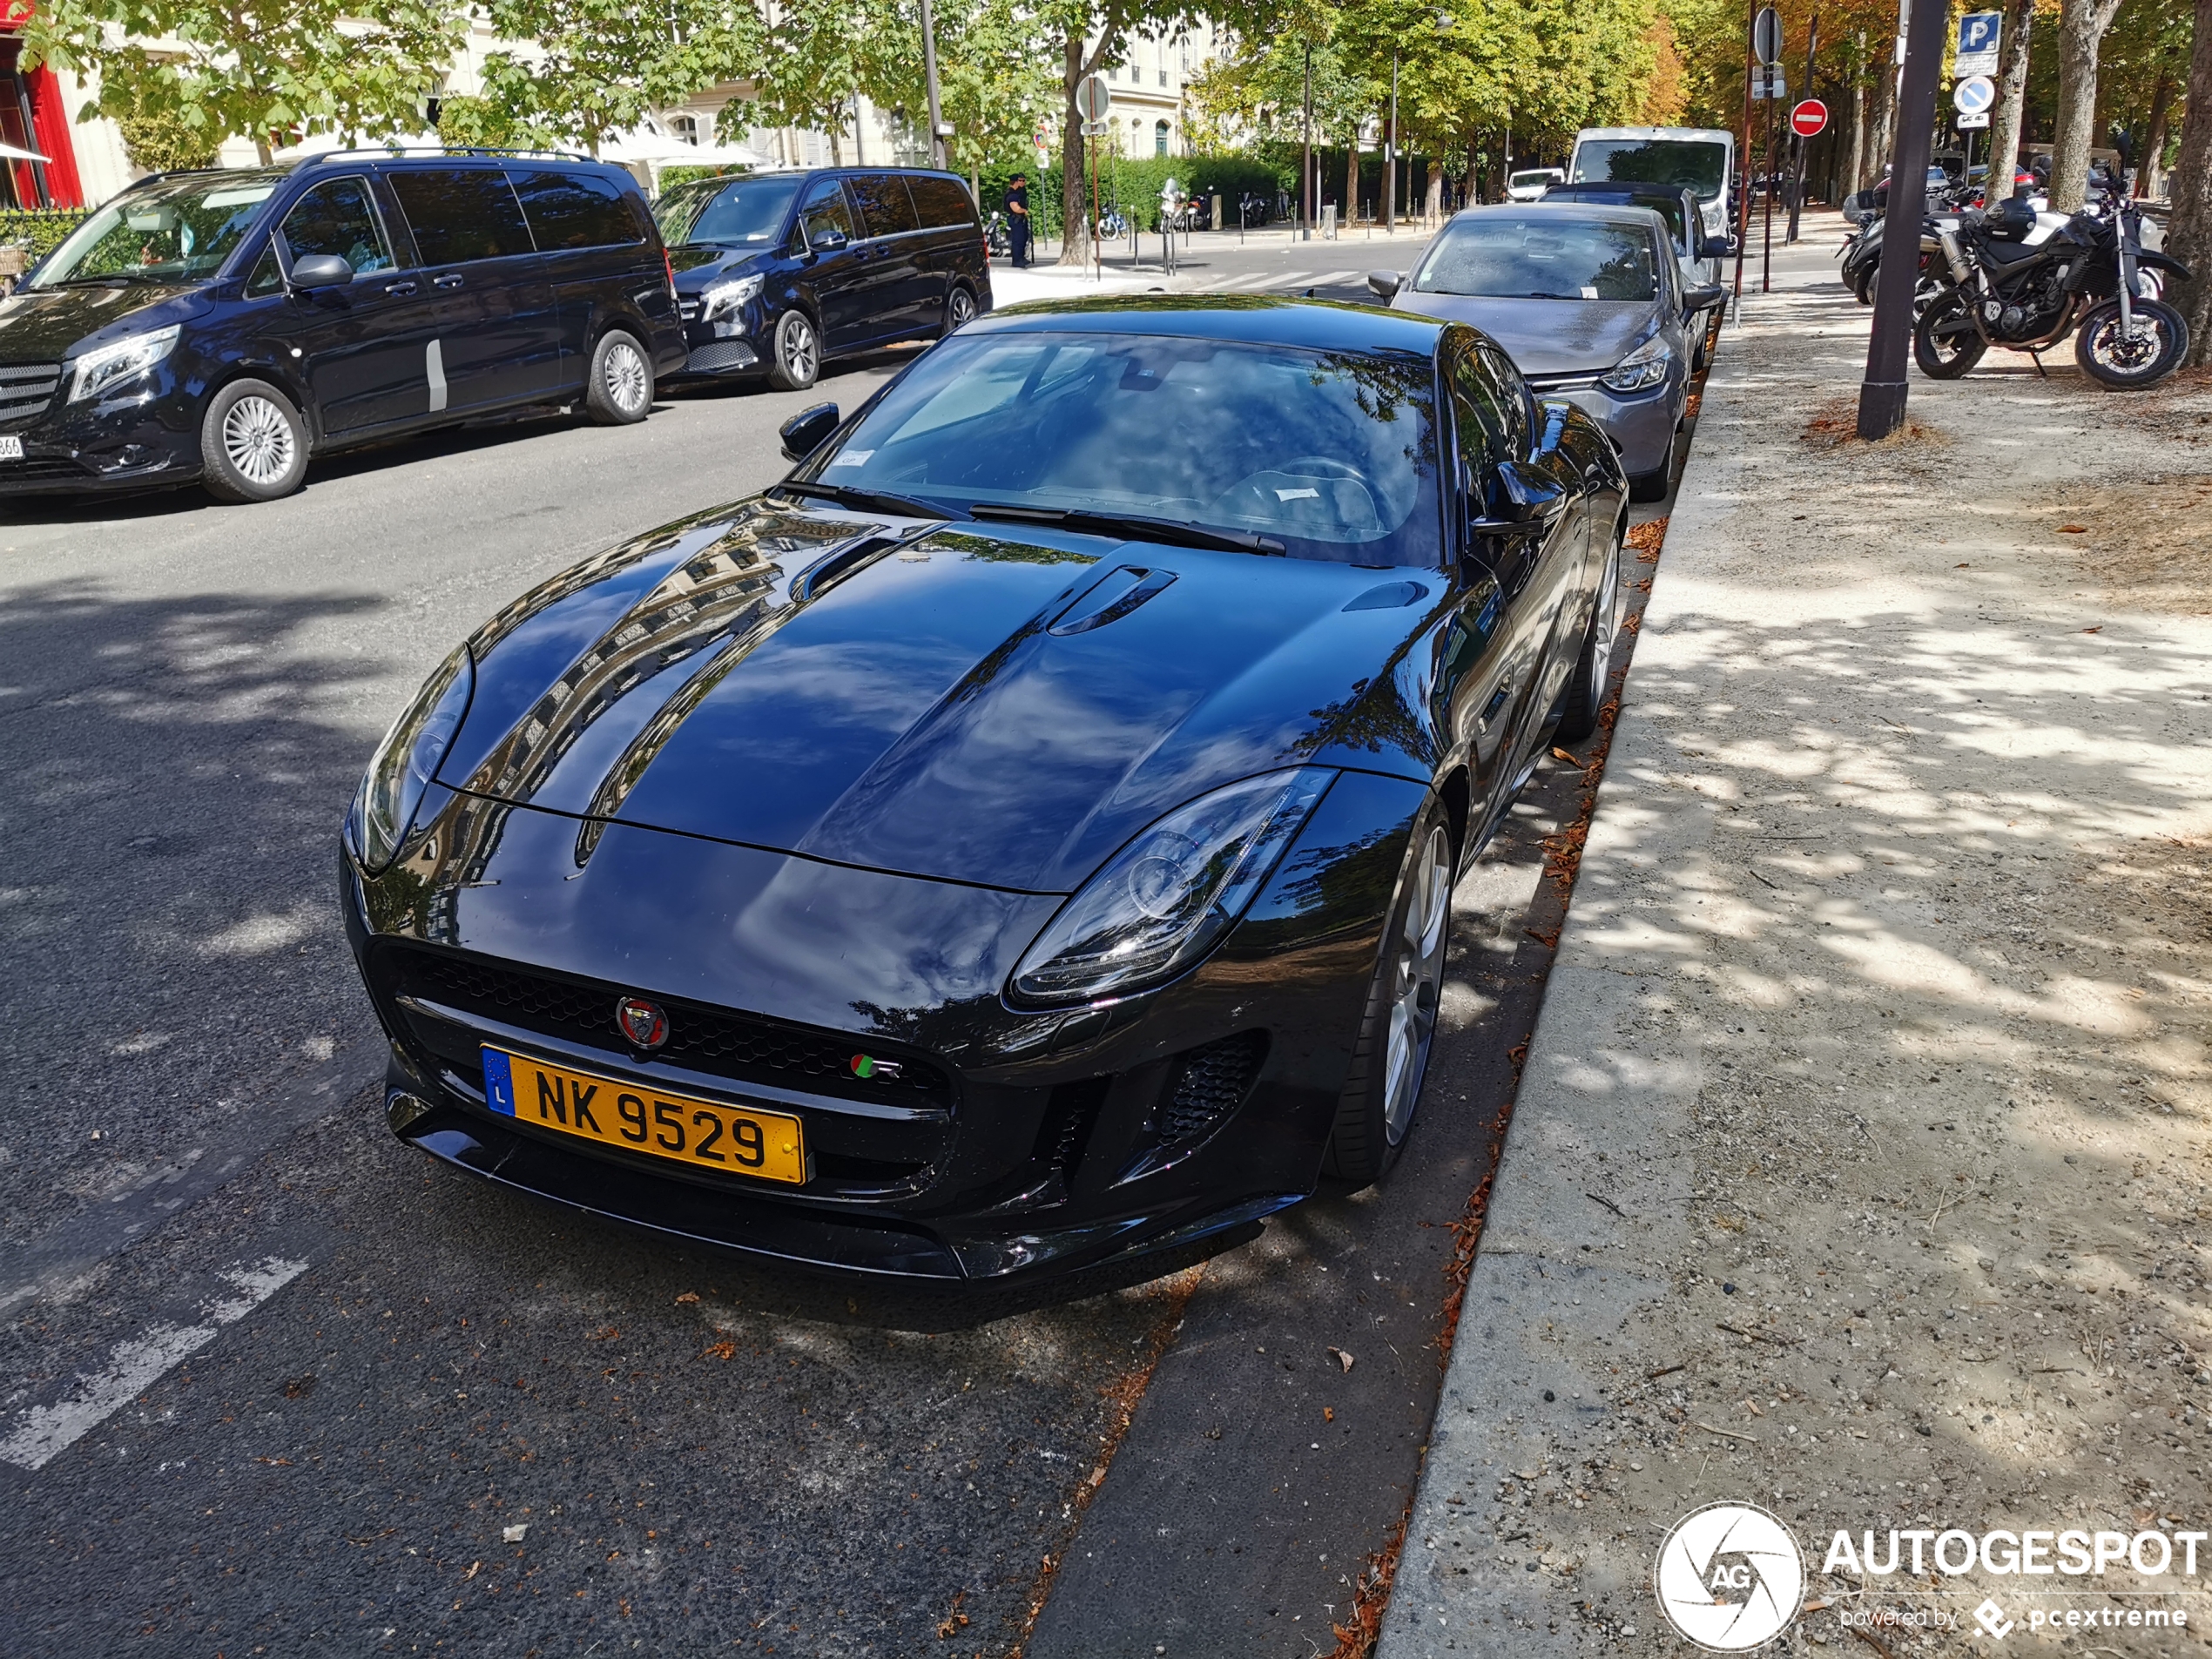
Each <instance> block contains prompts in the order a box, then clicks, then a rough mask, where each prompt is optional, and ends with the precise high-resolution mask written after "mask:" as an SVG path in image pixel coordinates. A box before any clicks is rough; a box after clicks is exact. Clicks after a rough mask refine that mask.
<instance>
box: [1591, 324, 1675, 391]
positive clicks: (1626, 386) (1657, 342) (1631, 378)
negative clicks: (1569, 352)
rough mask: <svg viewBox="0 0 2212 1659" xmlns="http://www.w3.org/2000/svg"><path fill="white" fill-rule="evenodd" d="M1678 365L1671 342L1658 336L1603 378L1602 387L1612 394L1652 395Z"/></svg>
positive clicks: (1631, 353) (1628, 356)
mask: <svg viewBox="0 0 2212 1659" xmlns="http://www.w3.org/2000/svg"><path fill="white" fill-rule="evenodd" d="M1674 361H1675V354H1674V353H1673V352H1671V351H1669V349H1668V348H1667V342H1666V341H1663V340H1662V339H1661V338H1660V337H1659V336H1658V335H1656V334H1654V335H1652V337H1651V338H1650V339H1649V340H1647V341H1644V342H1643V344H1642V345H1641V346H1639V347H1636V348H1635V350H1634V351H1632V352H1630V353H1629V354H1628V355H1627V356H1626V357H1623V358H1622V360H1621V361H1619V362H1617V363H1615V364H1614V365H1613V367H1612V368H1610V369H1608V371H1607V372H1606V373H1605V374H1602V375H1601V376H1599V378H1598V384H1599V385H1600V386H1602V387H1603V388H1605V389H1606V390H1607V391H1608V392H1643V391H1649V389H1650V388H1653V387H1655V386H1656V385H1658V384H1659V382H1660V381H1663V380H1665V379H1666V378H1667V369H1668V368H1669V365H1670V364H1672V363H1673V362H1674Z"/></svg>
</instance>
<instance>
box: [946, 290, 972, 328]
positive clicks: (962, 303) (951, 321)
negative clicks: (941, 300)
mask: <svg viewBox="0 0 2212 1659" xmlns="http://www.w3.org/2000/svg"><path fill="white" fill-rule="evenodd" d="M974 320H975V296H974V295H973V294H971V293H968V290H967V289H966V288H954V290H953V292H952V297H951V298H950V299H949V300H946V302H945V332H946V333H947V334H952V333H953V332H954V331H955V330H956V329H959V328H962V327H966V326H967V325H968V324H969V323H971V322H973V321H974Z"/></svg>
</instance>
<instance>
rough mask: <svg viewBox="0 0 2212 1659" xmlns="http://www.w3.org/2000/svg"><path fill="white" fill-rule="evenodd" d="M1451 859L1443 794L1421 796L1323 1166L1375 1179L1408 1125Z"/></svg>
mask: <svg viewBox="0 0 2212 1659" xmlns="http://www.w3.org/2000/svg"><path fill="white" fill-rule="evenodd" d="M1455 867H1456V853H1455V850H1454V848H1453V845H1452V826H1451V823H1450V820H1449V819H1447V817H1446V815H1445V812H1444V807H1443V804H1442V803H1441V802H1440V801H1436V800H1431V801H1430V802H1429V804H1428V805H1427V806H1426V807H1424V808H1423V809H1422V811H1421V814H1420V817H1419V818H1417V819H1414V821H1413V839H1412V841H1411V842H1410V844H1409V846H1408V847H1407V850H1406V866H1405V868H1404V869H1403V870H1402V871H1401V872H1400V873H1399V878H1398V891H1397V892H1396V894H1393V897H1392V899H1391V902H1390V910H1389V912H1388V921H1387V923H1386V926H1385V928H1384V931H1383V940H1382V950H1381V953H1380V957H1379V961H1377V962H1376V964H1375V976H1374V980H1373V981H1372V984H1371V985H1370V986H1369V987H1368V990H1367V1008H1366V1014H1365V1015H1364V1016H1363V1017H1362V1019H1361V1020H1360V1022H1359V1041H1358V1042H1357V1043H1355V1044H1354V1045H1353V1048H1352V1070H1351V1073H1350V1075H1349V1076H1347V1077H1346V1079H1345V1090H1344V1095H1343V1097H1342V1098H1341V1099H1340V1100H1339V1102H1338V1104H1337V1121H1336V1124H1335V1127H1334V1128H1332V1130H1330V1132H1329V1145H1328V1150H1327V1151H1326V1153H1325V1154H1324V1156H1323V1158H1322V1165H1321V1167H1322V1172H1323V1173H1324V1174H1325V1175H1329V1176H1332V1177H1335V1178H1336V1179H1338V1180H1340V1181H1345V1182H1348V1183H1350V1184H1352V1186H1354V1187H1365V1186H1371V1185H1372V1184H1374V1183H1375V1182H1377V1181H1379V1180H1380V1179H1382V1177H1383V1176H1384V1175H1385V1174H1386V1173H1387V1172H1388V1170H1389V1169H1390V1167H1391V1165H1393V1163H1397V1162H1398V1155H1399V1152H1401V1151H1402V1150H1404V1149H1405V1145H1406V1136H1408V1135H1409V1134H1410V1133H1411V1132H1412V1130H1413V1113H1414V1110H1415V1109H1416V1108H1418V1107H1419V1106H1420V1096H1421V1082H1422V1080H1423V1079H1424V1078H1425V1077H1426V1076H1427V1075H1428V1057H1429V1050H1430V1049H1431V1047H1432V1046H1433V1043H1434V1041H1435V1037H1436V1015H1437V1009H1438V1007H1439V1006H1440V1003H1441V1001H1442V1000H1443V989H1444V948H1445V945H1446V943H1447V941H1449V939H1450V937H1451V932H1452V873H1453V869H1454V868H1455Z"/></svg>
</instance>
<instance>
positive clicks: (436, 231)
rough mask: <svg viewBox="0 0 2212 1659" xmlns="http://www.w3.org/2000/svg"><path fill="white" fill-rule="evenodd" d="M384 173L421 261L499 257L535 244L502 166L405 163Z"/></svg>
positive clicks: (443, 262) (525, 250)
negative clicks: (500, 169) (418, 165)
mask: <svg viewBox="0 0 2212 1659" xmlns="http://www.w3.org/2000/svg"><path fill="white" fill-rule="evenodd" d="M386 177H387V178H388V179H389V180H390V183H391V186H392V193H393V194H394V195H395V196H396V197H398V198H399V202H400V209H401V212H404V213H405V214H406V215H407V222H408V226H409V227H410V228H412V229H413V230H414V232H415V251H416V252H417V253H419V254H420V255H421V259H422V263H423V264H424V265H426V266H428V265H459V264H461V263H462V261H463V260H497V259H504V258H506V257H507V256H508V255H509V254H513V253H531V252H533V251H534V249H535V245H534V244H533V243H532V242H531V240H530V233H529V226H528V225H526V224H524V223H523V210H522V206H521V205H520V204H519V203H517V202H516V199H515V192H514V191H513V190H511V189H510V188H509V186H508V183H507V175H506V174H505V173H503V172H494V171H492V170H491V169H490V168H489V167H472V168H468V169H465V170H464V169H462V168H459V167H454V168H442V167H424V168H420V169H417V168H412V167H410V168H407V169H404V170H401V169H398V168H395V169H394V170H393V171H392V172H390V173H388V174H387V175H386Z"/></svg>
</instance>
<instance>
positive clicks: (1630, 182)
mask: <svg viewBox="0 0 2212 1659" xmlns="http://www.w3.org/2000/svg"><path fill="white" fill-rule="evenodd" d="M1684 191H1689V193H1690V194H1692V195H1695V194H1696V192H1695V191H1694V190H1690V187H1689V185H1661V184H1654V183H1653V182H1652V181H1651V180H1649V179H1581V180H1578V181H1577V182H1575V183H1574V184H1571V185H1553V186H1552V187H1551V188H1550V189H1549V190H1548V191H1546V192H1544V199H1545V200H1546V201H1551V200H1554V199H1557V200H1559V201H1561V202H1562V203H1564V202H1566V201H1568V200H1579V199H1581V198H1583V197H1585V196H1587V197H1588V198H1589V199H1592V200H1596V199H1599V198H1600V197H1602V196H1606V195H1616V196H1659V197H1662V198H1664V199H1666V200H1668V201H1675V200H1677V199H1679V198H1680V197H1681V196H1682V194H1683V192H1684Z"/></svg>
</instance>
